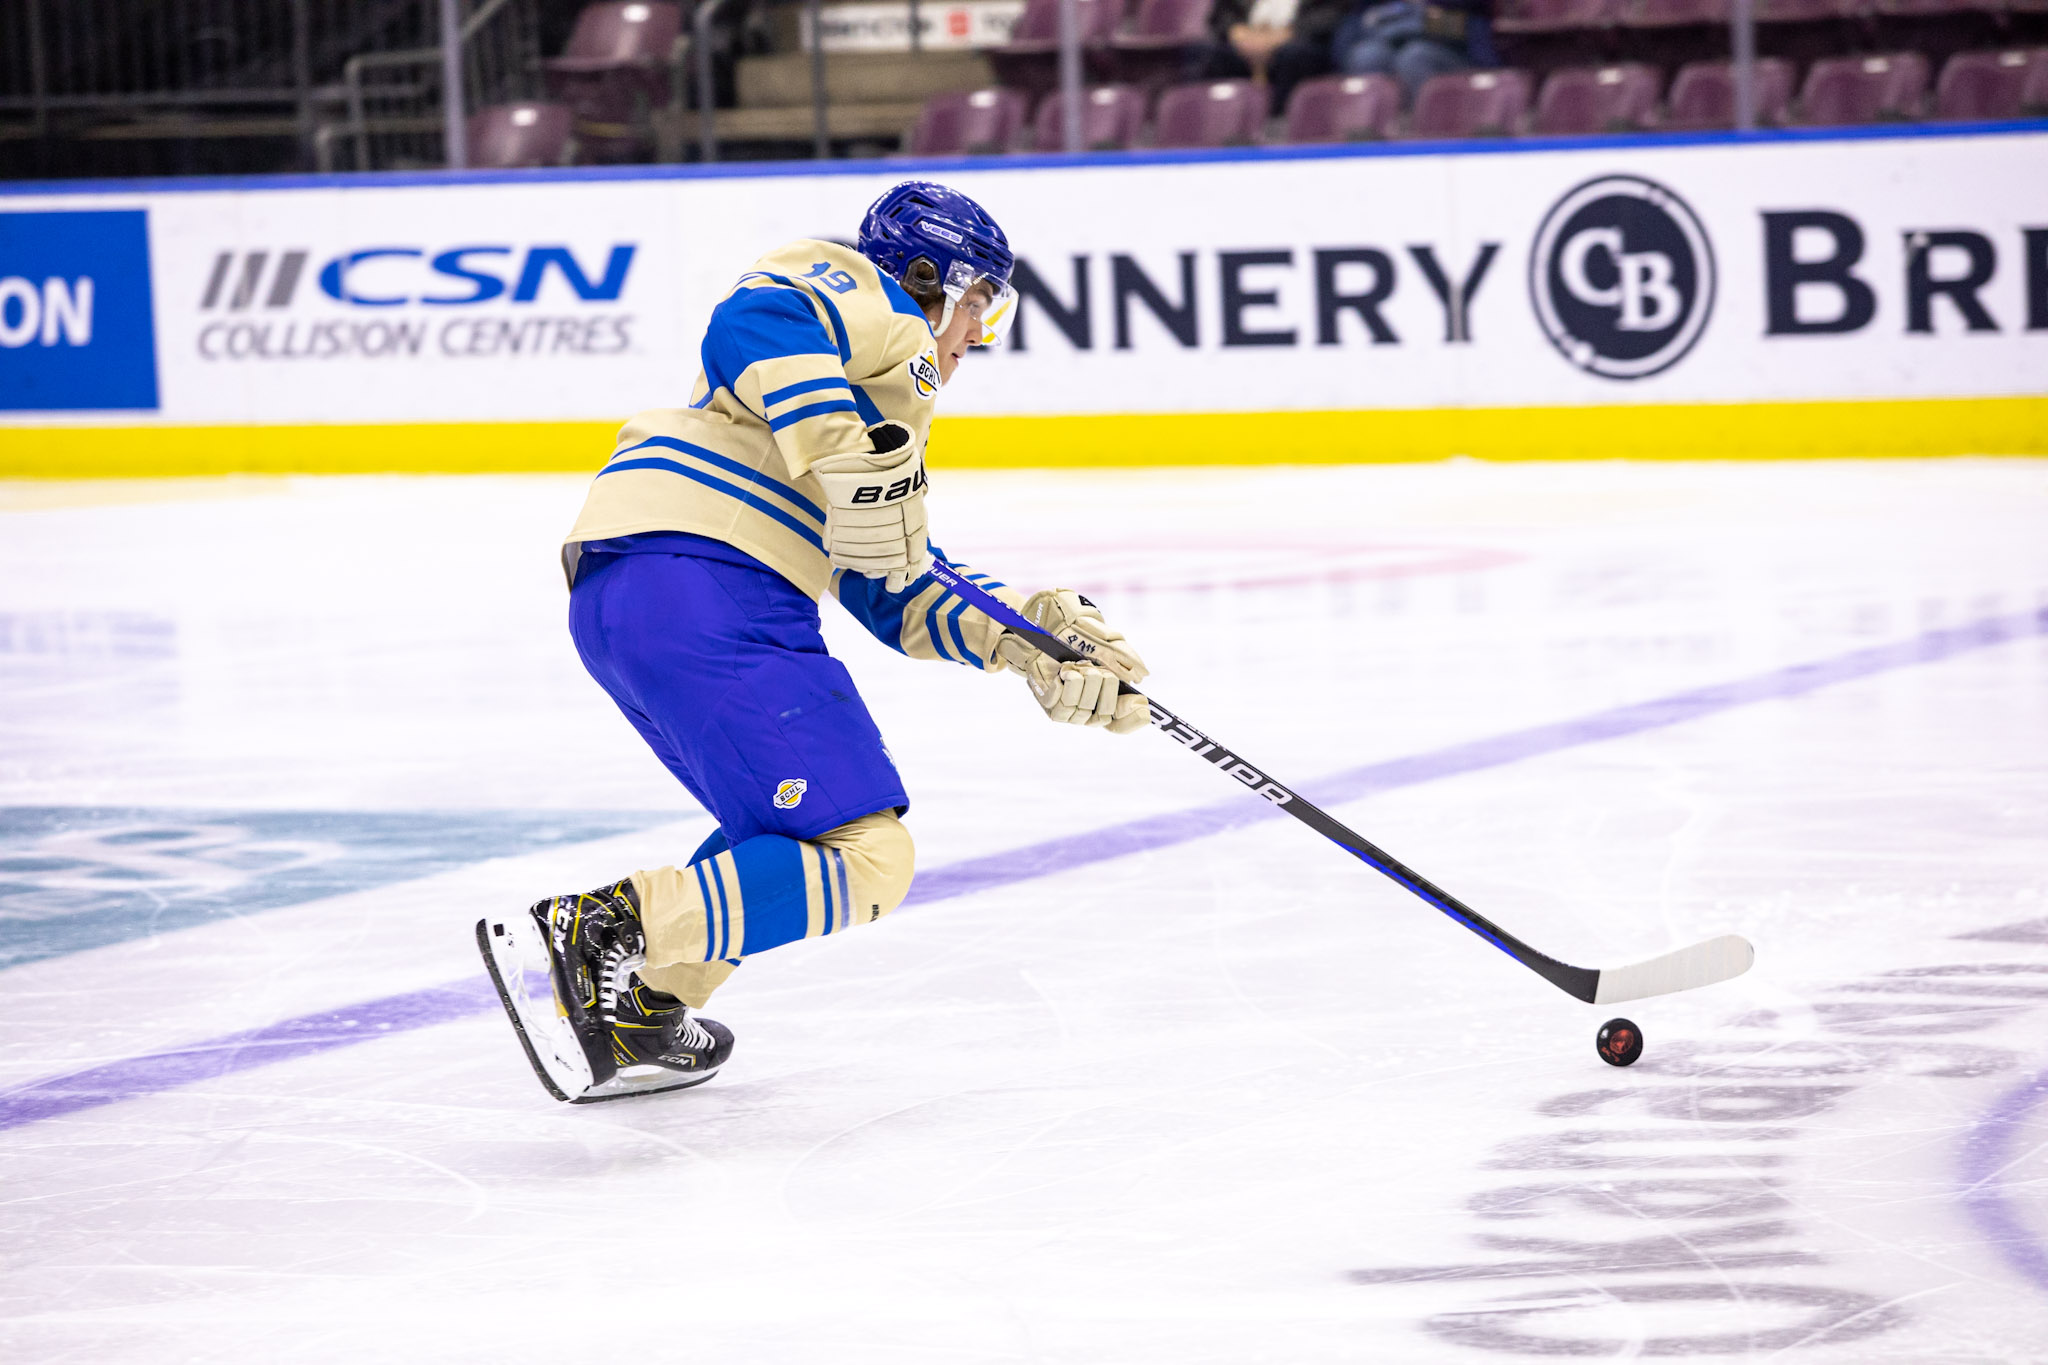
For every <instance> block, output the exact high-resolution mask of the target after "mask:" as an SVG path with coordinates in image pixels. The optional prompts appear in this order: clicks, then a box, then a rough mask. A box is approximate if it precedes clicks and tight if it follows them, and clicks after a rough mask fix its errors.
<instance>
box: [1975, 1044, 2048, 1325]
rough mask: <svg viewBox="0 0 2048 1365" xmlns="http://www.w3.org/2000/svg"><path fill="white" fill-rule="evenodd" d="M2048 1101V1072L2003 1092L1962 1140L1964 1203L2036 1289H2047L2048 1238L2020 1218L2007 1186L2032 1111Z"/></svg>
mask: <svg viewBox="0 0 2048 1365" xmlns="http://www.w3.org/2000/svg"><path fill="white" fill-rule="evenodd" d="M2044 1104H2048V1071H2043V1072H2042V1073H2041V1074H2040V1075H2038V1076H2036V1077H2034V1079H2032V1080H2030V1081H2028V1082H2027V1083H2026V1084H2024V1085H2021V1086H2017V1087H2015V1088H2014V1089H2012V1090H2009V1091H2007V1092H2006V1093H2005V1094H2004V1095H2002V1096H2000V1097H1999V1100H1998V1103H1997V1104H1996V1105H1994V1106H1993V1107H1992V1110H1991V1112H1990V1113H1988V1114H1986V1115H1985V1116H1984V1117H1983V1118H1981V1119H1979V1120H1977V1122H1976V1124H1975V1125H1974V1126H1973V1127H1972V1128H1971V1129H1970V1134H1969V1136H1968V1137H1966V1138H1964V1139H1963V1207H1964V1208H1966V1209H1968V1210H1969V1212H1970V1218H1971V1220H1972V1221H1974V1222H1975V1223H1976V1224H1977V1227H1978V1230H1979V1231H1981V1232H1982V1233H1983V1234H1984V1240H1985V1241H1987V1242H1989V1243H1990V1244H1991V1249H1992V1250H1993V1251H1995V1252H1997V1253H1998V1255H1999V1258H2000V1259H2001V1260H2003V1261H2004V1262H2005V1263H2006V1264H2007V1265H2009V1266H2011V1267H2012V1268H2013V1269H2014V1270H2016V1271H2018V1272H2019V1273H2020V1274H2021V1275H2022V1276H2024V1277H2025V1278H2026V1279H2028V1280H2029V1281H2031V1282H2032V1283H2033V1285H2034V1287H2035V1288H2037V1289H2043V1290H2048V1242H2044V1241H2043V1240H2042V1234H2041V1233H2039V1232H2036V1231H2034V1230H2033V1229H2031V1228H2029V1227H2028V1226H2027V1225H2026V1222H2025V1221H2024V1220H2023V1219H2021V1217H2020V1215H2019V1213H2018V1211H2017V1210H2015V1209H2014V1207H2013V1201H2012V1196H2011V1192H2010V1191H2008V1190H2007V1189H2006V1188H2005V1172H2006V1169H2007V1168H2008V1167H2010V1166H2011V1165H2012V1164H2013V1163H2014V1162H2016V1161H2018V1160H2020V1155H2019V1154H2015V1153H2014V1152H2013V1150H2012V1146H2013V1140H2014V1139H2015V1138H2017V1137H2018V1136H2019V1134H2020V1131H2021V1127H2022V1125H2023V1124H2024V1123H2025V1122H2026V1119H2027V1116H2028V1115H2029V1114H2030V1113H2032V1112H2033V1111H2034V1110H2035V1109H2038V1108H2040V1107H2042V1106H2043V1105H2044Z"/></svg>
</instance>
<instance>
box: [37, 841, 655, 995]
mask: <svg viewBox="0 0 2048 1365" xmlns="http://www.w3.org/2000/svg"><path fill="white" fill-rule="evenodd" d="M673 818H674V816H673V815H668V814H639V813H633V812H607V811H599V812H581V811H563V812H530V811H223V810H168V809H146V808H125V807H118V808H117V807H95V806H13V807H0V967H9V966H14V965H16V964H19V963H24V962H35V961H40V960H43V959H46V958H52V957H59V956H62V955H63V954H65V953H72V952H77V951H79V950H81V949H85V948H99V947H104V946H106V945H107V944H110V943H121V942H125V941H127V940H130V939H137V938H146V937H148V936H149V935H151V934H158V933H164V932H168V931H170V930H175V929H183V928H186V927H188V926H191V925H195V924H202V923H205V922H207V921H209V920H214V919H220V918H226V917H230V916H235V915H249V914H255V913H257V912H259V911H263V910H275V909H279V908H282V907H284V906H288V905H301V904H304V903H305V902H307V901H312V900H318V899H320V898H322V897H324V896H334V895H341V894H343V893H345V892H350V891H366V890H371V889H373V888H375V887H379V886H385V885H389V884H391V883H393V882H399V881H410V880H412V879H414V878H417V877H426V876H431V875H432V874H434V873H436V872H444V871H447V870H449V869H451V868H456V867H460V866H463V865H464V864H468V863H477V862H482V861H484V860H486V859H489V858H500V857H506V856H510V855H513V854H519V853H530V852H533V851H534V850H536V849H542V848H549V847H554V846H558V845H566V844H577V843H584V842H586V841H589V840H592V839H603V838H608V837H610V836H612V835H615V834H624V833H628V832H630V831H632V830H636V829H644V828H647V827H649V826H651V825H656V824H661V823H664V822H666V821H668V820H671V819H673Z"/></svg>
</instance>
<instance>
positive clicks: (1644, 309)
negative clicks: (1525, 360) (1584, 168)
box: [1529, 175, 1714, 379]
mask: <svg viewBox="0 0 2048 1365" xmlns="http://www.w3.org/2000/svg"><path fill="white" fill-rule="evenodd" d="M1529 297H1530V300H1531V302H1533V303H1534V304H1535V307H1536V317H1537V319H1538V320H1539V321H1540V322H1541V323H1542V324H1543V331H1544V334H1545V335H1547V336H1548V337H1549V338H1550V342H1551V344H1552V345H1553V346H1555V347H1557V349H1558V350H1559V351H1560V352H1561V353H1563V355H1564V357H1565V359H1567V360H1569V361H1571V363H1572V364H1574V365H1576V366H1578V367H1579V368H1580V369H1582V370H1585V371H1587V372H1588V373H1591V374H1597V375H1600V376H1602V377H1603V378H1607V379H1643V378H1646V377H1647V376H1649V375H1653V374H1656V373H1658V372H1659V371H1662V370H1666V369H1669V368H1670V367H1671V366H1673V365H1675V364H1677V363H1678V361H1679V360H1680V359H1681V358H1682V357H1683V356H1684V355H1685V353H1686V352H1687V351H1689V350H1691V349H1692V346H1693V343H1694V342H1696V341H1698V340H1699V338H1700V333H1701V332H1702V331H1704V330H1705V329H1706V325H1707V317H1708V315H1709V314H1711V313H1712V312H1713V311H1714V251H1713V247H1712V246H1710V245H1709V244H1708V242H1707V234H1706V229H1704V228H1702V227H1701V226H1700V220H1699V219H1698V217H1696V216H1695V215H1694V213H1693V211H1692V209H1691V208H1690V207H1689V206H1688V205H1687V204H1686V202H1685V201H1684V200H1683V199H1680V198H1679V197H1678V196H1677V195H1676V194H1673V193H1672V192H1671V191H1670V190H1668V189H1666V188H1665V187H1664V186H1662V185H1659V184H1657V183H1656V182H1655V181H1652V180H1645V179H1643V178H1642V177H1641V176H1635V175H1608V176H1602V177H1601V178H1599V179H1598V180H1589V181H1587V182H1586V183H1585V184H1583V185H1580V186H1579V187H1578V188H1577V189H1575V190H1573V191H1572V192H1571V193H1570V194H1567V195H1566V196H1565V197H1564V198H1563V199H1562V200H1561V201H1560V202H1559V203H1558V204H1557V206H1556V207H1555V208H1553V209H1551V210H1550V212H1549V213H1548V214H1547V215H1545V217H1544V219H1543V226H1542V227H1541V228H1539V229H1538V230H1537V233H1536V244H1535V246H1534V247H1533V248H1532V249H1531V250H1530V252H1529Z"/></svg>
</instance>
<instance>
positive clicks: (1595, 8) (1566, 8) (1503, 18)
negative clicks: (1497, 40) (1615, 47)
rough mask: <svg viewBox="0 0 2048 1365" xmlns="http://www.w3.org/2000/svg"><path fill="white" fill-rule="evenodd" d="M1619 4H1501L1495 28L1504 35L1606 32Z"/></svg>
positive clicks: (1593, 0) (1563, 0)
mask: <svg viewBox="0 0 2048 1365" xmlns="http://www.w3.org/2000/svg"><path fill="white" fill-rule="evenodd" d="M1618 3H1619V0H1501V5H1500V9H1499V13H1498V17H1497V18H1496V19H1495V20H1494V23H1493V26H1494V28H1495V29H1496V30H1497V31H1499V32H1501V33H1561V32H1564V31H1565V30H1568V29H1575V28H1606V27H1607V26H1608V25H1610V24H1612V23H1613V22H1614V11H1615V9H1616V7H1617V5H1618Z"/></svg>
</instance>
